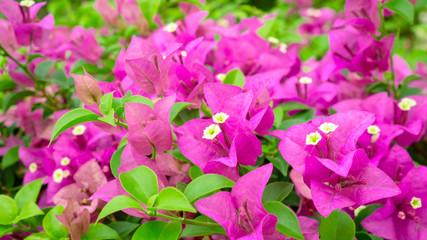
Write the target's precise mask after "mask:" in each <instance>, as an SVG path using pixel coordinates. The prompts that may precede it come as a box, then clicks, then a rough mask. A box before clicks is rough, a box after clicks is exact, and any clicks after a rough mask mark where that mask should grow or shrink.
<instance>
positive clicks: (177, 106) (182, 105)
mask: <svg viewBox="0 0 427 240" xmlns="http://www.w3.org/2000/svg"><path fill="white" fill-rule="evenodd" d="M191 105H194V104H193V103H187V102H177V103H174V104H173V105H172V109H171V112H170V115H169V122H172V121H173V120H174V119H175V118H176V116H177V115H178V114H179V113H180V112H181V111H182V110H184V109H185V108H187V107H189V106H191Z"/></svg>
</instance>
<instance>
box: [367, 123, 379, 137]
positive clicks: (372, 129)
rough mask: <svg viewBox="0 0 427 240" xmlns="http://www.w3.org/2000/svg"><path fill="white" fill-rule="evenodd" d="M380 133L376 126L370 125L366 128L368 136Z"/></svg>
mask: <svg viewBox="0 0 427 240" xmlns="http://www.w3.org/2000/svg"><path fill="white" fill-rule="evenodd" d="M380 132H381V129H380V128H379V127H378V126H377V125H371V126H369V127H368V133H369V134H372V135H373V134H378V133H380Z"/></svg>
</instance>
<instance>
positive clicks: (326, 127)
mask: <svg viewBox="0 0 427 240" xmlns="http://www.w3.org/2000/svg"><path fill="white" fill-rule="evenodd" d="M337 128H338V125H335V124H333V123H328V122H324V123H322V125H320V126H319V130H320V131H322V132H323V133H325V134H327V133H332V132H334V131H335V130H336V129H337Z"/></svg>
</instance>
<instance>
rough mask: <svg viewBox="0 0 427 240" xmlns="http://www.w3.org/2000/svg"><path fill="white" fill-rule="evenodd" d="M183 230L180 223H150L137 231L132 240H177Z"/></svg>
mask: <svg viewBox="0 0 427 240" xmlns="http://www.w3.org/2000/svg"><path fill="white" fill-rule="evenodd" d="M181 229H182V225H181V223H179V222H170V223H168V222H161V221H150V222H146V223H144V224H142V226H141V227H139V228H138V229H137V230H136V232H135V234H134V235H133V237H132V240H177V239H178V238H179V234H180V233H181Z"/></svg>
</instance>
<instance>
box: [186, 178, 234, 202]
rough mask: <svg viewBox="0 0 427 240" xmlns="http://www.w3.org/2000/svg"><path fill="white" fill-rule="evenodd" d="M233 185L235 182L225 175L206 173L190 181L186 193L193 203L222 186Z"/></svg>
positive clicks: (229, 186)
mask: <svg viewBox="0 0 427 240" xmlns="http://www.w3.org/2000/svg"><path fill="white" fill-rule="evenodd" d="M233 186H234V182H233V181H231V180H230V179H228V178H226V177H224V176H221V175H217V174H206V175H202V176H200V177H198V178H196V179H194V180H193V181H192V182H190V183H189V184H188V186H187V187H186V188H185V191H184V194H185V196H187V198H188V200H189V201H190V202H191V203H192V202H195V201H196V200H197V199H199V198H200V197H202V196H204V195H206V194H208V193H211V192H214V191H216V190H219V189H221V188H232V187H233Z"/></svg>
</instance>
